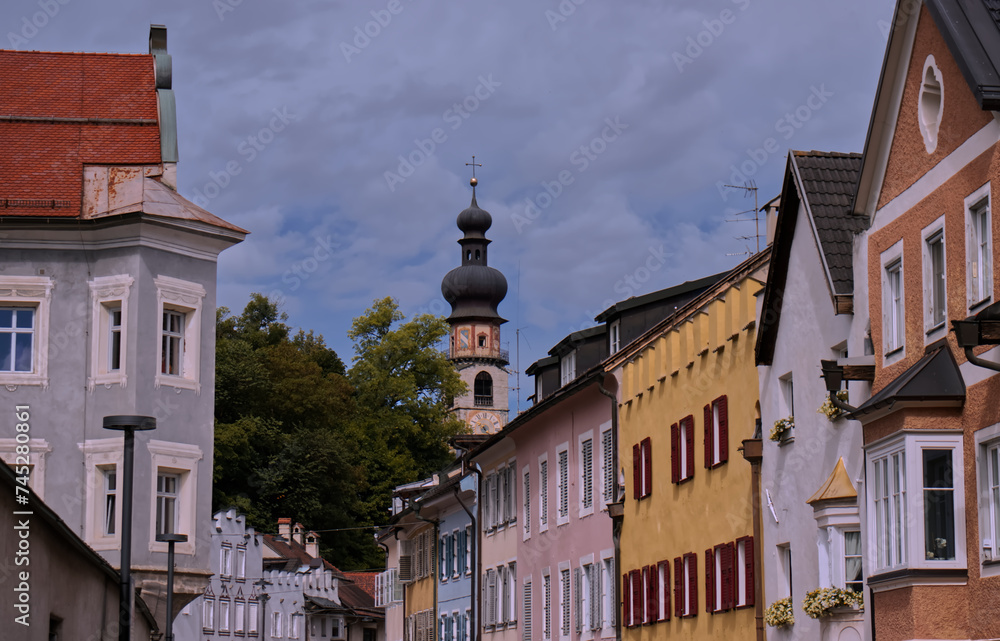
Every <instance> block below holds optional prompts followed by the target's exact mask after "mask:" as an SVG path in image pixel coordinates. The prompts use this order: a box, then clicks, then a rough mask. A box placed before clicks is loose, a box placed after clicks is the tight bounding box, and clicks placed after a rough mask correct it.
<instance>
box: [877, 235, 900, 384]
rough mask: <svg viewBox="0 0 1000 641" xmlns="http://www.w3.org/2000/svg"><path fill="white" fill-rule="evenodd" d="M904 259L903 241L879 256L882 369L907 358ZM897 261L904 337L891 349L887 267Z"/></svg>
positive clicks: (897, 242) (894, 244)
mask: <svg viewBox="0 0 1000 641" xmlns="http://www.w3.org/2000/svg"><path fill="white" fill-rule="evenodd" d="M903 258H904V257H903V240H902V239H900V240H898V241H896V242H895V243H893V244H892V246H891V247H889V248H888V249H886V250H885V251H884V252H882V253H881V254H880V255H879V265H880V267H879V282H880V283H881V292H879V296H880V298H881V299H882V345H881V349H882V358H883V360H882V367H887V366H889V365H892V364H893V363H896V362H899V361H900V360H902V359H903V358H905V357H906V326H907V325H906V263H905V262H904V260H903ZM896 261H899V299H900V301H901V311H902V314H903V320H902V323H901V326H902V332H903V335H902V336H900V337H899V341H900V344H899V345H893V346H892V348H891V349H890V346H889V344H888V341H887V337H888V335H889V332H888V331H887V328H888V324H889V315H888V313H887V312H888V310H889V308H890V307H891V305H890V301H889V289H888V278H886V276H887V270H886V267H888V266H889V265H892V264H894V263H896Z"/></svg>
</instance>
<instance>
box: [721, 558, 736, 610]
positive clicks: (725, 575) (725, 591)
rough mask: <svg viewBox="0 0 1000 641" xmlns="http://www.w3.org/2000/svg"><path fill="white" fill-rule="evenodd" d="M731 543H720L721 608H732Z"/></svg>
mask: <svg viewBox="0 0 1000 641" xmlns="http://www.w3.org/2000/svg"><path fill="white" fill-rule="evenodd" d="M733 601H734V599H733V544H732V543H723V544H722V608H723V609H725V610H732V609H733Z"/></svg>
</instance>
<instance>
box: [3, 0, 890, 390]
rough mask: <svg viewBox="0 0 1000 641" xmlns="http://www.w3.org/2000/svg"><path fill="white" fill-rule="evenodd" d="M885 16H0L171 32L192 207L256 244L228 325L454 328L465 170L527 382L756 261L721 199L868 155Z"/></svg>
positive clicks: (125, 42) (821, 6) (548, 11)
mask: <svg viewBox="0 0 1000 641" xmlns="http://www.w3.org/2000/svg"><path fill="white" fill-rule="evenodd" d="M892 10H893V4H892V3H891V2H889V1H888V0H875V1H873V0H844V1H842V2H838V3H829V2H827V3H815V2H799V3H791V2H777V1H775V0H714V1H711V2H695V1H694V0H679V1H676V2H670V3H664V2H652V1H647V0H624V1H622V2H616V3H605V2H598V1H597V0H541V1H532V0H509V1H508V2H503V3H485V2H464V3H441V2H438V3H432V2H420V1H419V0H364V1H356V2H350V3H348V2H322V1H318V0H307V1H306V0H304V1H296V0H291V1H288V2H282V3H276V2H260V1H254V0H197V1H194V0H179V1H177V2H171V3H165V2H148V1H137V0H96V1H92V2H83V1H82V0H5V2H4V3H2V6H0V27H2V31H0V34H2V37H3V44H2V45H0V46H2V47H4V48H16V49H21V50H30V49H38V50H47V51H110V52H125V53H145V52H146V51H147V48H148V45H147V35H148V25H149V24H150V23H159V24H165V25H166V26H167V29H168V51H169V53H170V54H171V55H172V57H173V87H174V90H175V93H176V97H177V108H178V128H179V147H180V163H179V165H178V174H179V190H180V192H181V193H182V194H184V195H185V196H187V197H188V198H190V199H192V200H195V202H198V203H199V204H201V205H203V206H205V207H206V208H207V209H209V210H210V211H212V212H213V213H215V214H217V215H219V216H221V217H223V218H224V219H226V220H229V221H231V222H233V223H236V224H238V225H240V226H242V227H244V228H246V229H248V230H250V231H251V232H252V233H251V235H250V236H249V237H248V239H247V240H246V241H245V242H244V243H243V244H241V245H239V246H236V247H234V248H232V249H229V250H227V251H226V252H224V253H223V254H222V256H221V257H220V261H219V304H220V305H226V306H228V307H230V308H232V309H233V310H239V309H242V307H243V305H244V304H245V303H246V301H247V299H248V297H249V295H250V293H251V292H255V291H256V292H263V293H267V294H270V295H275V296H278V297H280V298H281V299H282V301H283V305H284V309H285V310H286V311H287V312H288V314H289V316H290V322H291V323H292V324H293V325H296V326H299V327H303V328H306V329H314V330H315V331H317V332H318V333H321V334H323V335H324V337H325V338H326V340H327V342H328V343H329V344H330V345H331V346H332V347H333V348H334V349H335V350H337V352H338V353H339V354H340V355H341V357H342V358H343V359H344V360H345V362H348V363H349V361H350V358H351V356H352V349H351V344H350V342H349V340H348V339H347V337H346V331H347V329H348V327H349V326H350V321H351V319H352V318H353V317H355V316H358V315H359V314H361V313H363V312H364V310H365V309H366V308H367V307H368V306H370V305H371V303H372V301H373V300H374V299H376V298H381V297H384V296H392V297H394V298H396V299H397V300H398V301H399V303H400V305H401V308H402V311H403V312H404V313H405V314H407V315H408V316H410V315H413V314H415V313H420V312H431V313H436V314H444V315H447V313H448V311H449V308H448V305H447V304H446V303H445V302H444V300H443V298H442V297H441V292H440V283H441V278H442V277H443V276H444V275H445V274H446V273H447V272H448V270H450V269H451V268H452V267H454V266H456V265H457V264H458V263H459V258H460V257H459V247H458V245H457V243H456V241H457V240H458V238H459V237H460V235H461V234H460V232H459V231H458V229H457V228H456V227H455V217H456V216H457V215H458V213H459V212H460V211H461V210H462V209H464V208H465V207H467V206H468V204H469V200H470V196H471V190H470V188H469V185H468V180H469V177H470V175H471V174H470V171H469V169H470V168H469V167H467V166H466V165H465V163H467V162H470V161H471V156H472V155H473V154H475V155H476V162H481V163H482V165H483V166H482V167H480V168H477V172H476V173H477V177H478V178H479V180H480V186H479V191H478V201H479V204H480V205H481V206H482V207H483V208H485V209H487V210H488V211H490V212H491V213H492V215H493V228H492V229H491V230H490V232H489V234H488V236H489V237H490V238H491V239H492V240H493V241H494V242H493V245H491V249H490V252H491V253H490V262H491V265H493V266H495V267H497V268H498V269H500V270H501V271H502V272H503V273H504V274H505V275H506V277H507V280H508V283H509V290H508V295H507V298H506V300H505V301H504V302H503V303H502V304H501V306H500V312H501V314H502V315H503V316H504V317H505V318H507V319H509V320H510V322H509V323H507V324H506V325H505V326H504V329H503V331H504V338H503V340H504V342H506V343H507V344H508V345H507V346H508V347H509V349H510V351H511V354H512V355H513V354H515V353H516V352H517V347H516V345H515V329H520V330H521V338H522V340H521V343H520V369H521V370H524V369H525V368H527V366H528V365H530V364H531V363H532V362H533V361H534V360H537V359H538V358H541V357H543V356H545V355H546V352H547V351H548V349H549V348H550V347H551V346H552V345H554V344H555V343H556V342H558V341H559V340H560V339H561V338H563V337H564V336H565V335H566V334H568V333H569V332H572V331H575V330H578V329H580V328H582V327H587V326H589V325H591V324H593V323H592V321H593V316H594V315H596V314H597V313H599V312H600V311H602V310H603V309H604V308H605V307H607V306H608V305H609V304H610V303H611V302H613V301H615V300H620V299H624V298H627V297H628V296H630V295H638V294H643V293H647V292H650V291H654V290H657V289H661V288H664V287H669V286H671V285H674V284H677V283H679V282H682V281H684V280H688V279H692V278H698V277H701V276H704V275H707V274H710V273H715V272H718V271H722V270H724V269H727V268H729V267H732V266H733V265H735V264H736V263H738V262H739V261H740V260H742V259H743V258H744V257H745V256H743V255H739V254H741V253H743V252H746V251H747V249H748V247H752V246H753V241H748V240H741V239H738V238H737V237H739V236H745V235H752V234H753V224H752V222H750V223H744V224H741V223H728V222H725V221H726V220H727V219H733V218H735V217H737V214H738V212H740V211H743V210H746V209H748V208H750V207H752V206H753V199H752V198H745V197H744V196H743V195H742V194H741V193H738V192H737V191H734V190H729V189H726V188H724V187H721V185H723V184H726V183H730V182H732V181H736V182H743V181H744V180H753V181H755V183H756V184H757V186H758V188H759V190H758V198H759V201H760V203H761V204H763V203H764V202H766V201H767V200H769V199H770V198H772V197H773V196H775V195H777V193H778V191H779V190H780V186H781V178H782V172H783V170H784V164H785V157H786V154H787V152H788V149H790V148H791V149H818V150H824V151H844V152H849V151H858V152H860V151H862V146H863V144H864V136H865V132H866V130H867V126H868V118H869V115H870V111H871V106H872V102H873V100H874V92H875V88H876V83H877V80H878V75H879V71H880V68H881V63H882V57H883V53H884V47H885V43H886V34H887V30H888V24H889V23H890V22H891V20H892ZM742 217H743V218H747V219H749V220H752V217H749V216H745V215H744V216H742ZM511 366H512V368H514V367H515V366H516V364H515V363H512V364H511ZM522 385H523V386H524V387H525V389H526V391H522V393H521V398H522V403H523V398H524V397H526V396H527V395H528V394H530V393H531V392H530V381H528V380H527V379H524V378H523V379H522ZM512 402H513V401H512Z"/></svg>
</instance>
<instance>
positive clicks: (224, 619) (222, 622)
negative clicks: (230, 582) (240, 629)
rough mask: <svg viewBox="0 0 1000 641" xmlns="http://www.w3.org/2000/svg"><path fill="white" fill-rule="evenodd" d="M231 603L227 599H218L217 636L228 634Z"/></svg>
mask: <svg viewBox="0 0 1000 641" xmlns="http://www.w3.org/2000/svg"><path fill="white" fill-rule="evenodd" d="M232 604H233V603H232V601H230V600H229V598H228V597H222V598H221V599H219V634H229V630H230V625H229V615H230V614H231V609H232Z"/></svg>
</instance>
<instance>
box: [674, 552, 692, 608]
mask: <svg viewBox="0 0 1000 641" xmlns="http://www.w3.org/2000/svg"><path fill="white" fill-rule="evenodd" d="M674 614H675V615H676V616H678V617H691V616H696V615H697V614H698V555H697V554H694V553H688V554H685V555H684V556H683V557H676V558H674Z"/></svg>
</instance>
